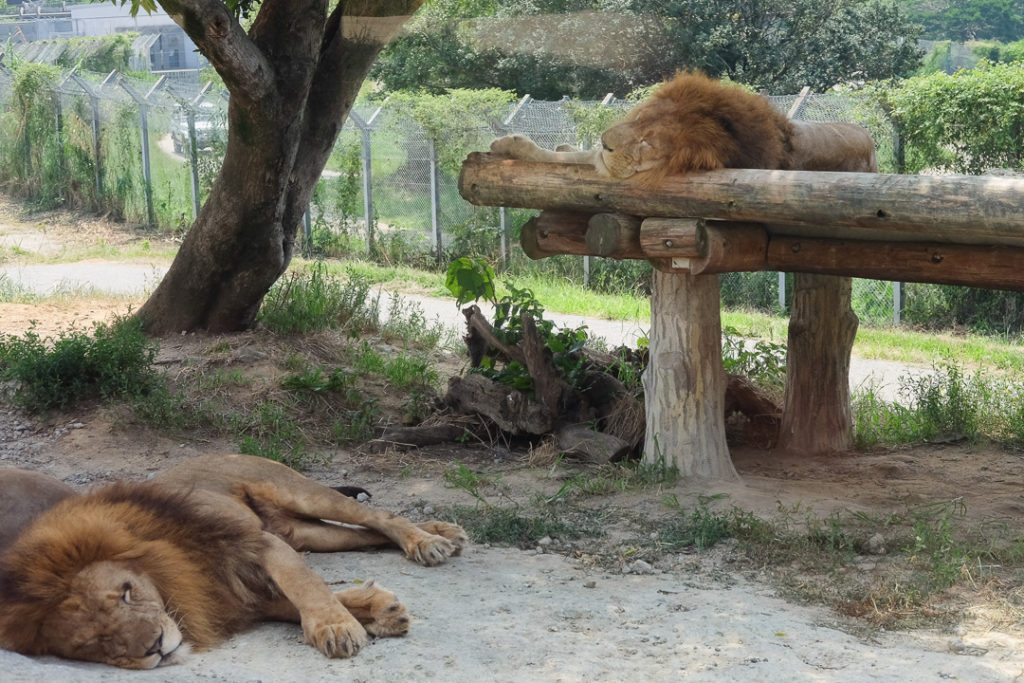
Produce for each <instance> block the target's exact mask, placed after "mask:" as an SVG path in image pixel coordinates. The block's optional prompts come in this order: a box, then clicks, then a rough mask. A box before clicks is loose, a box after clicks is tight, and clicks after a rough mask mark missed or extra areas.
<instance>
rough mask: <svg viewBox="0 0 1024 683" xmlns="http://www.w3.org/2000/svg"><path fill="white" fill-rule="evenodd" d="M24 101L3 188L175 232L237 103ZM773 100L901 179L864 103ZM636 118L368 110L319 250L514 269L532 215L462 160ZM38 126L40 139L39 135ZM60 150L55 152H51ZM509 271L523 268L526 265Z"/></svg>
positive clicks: (111, 90)
mask: <svg viewBox="0 0 1024 683" xmlns="http://www.w3.org/2000/svg"><path fill="white" fill-rule="evenodd" d="M14 89H15V88H14V76H13V74H12V73H11V72H10V71H8V70H6V69H4V68H0V99H2V106H3V114H2V115H0V116H2V122H3V123H2V127H0V152H2V154H3V157H4V160H5V161H6V162H8V163H6V164H5V168H4V169H3V170H2V171H0V176H3V177H4V179H5V180H8V181H10V180H15V181H17V182H18V183H20V184H21V185H22V187H23V188H26V187H28V188H34V190H35V192H36V193H37V195H39V197H37V198H41V199H42V200H43V201H42V203H45V202H46V201H52V202H54V203H65V204H68V205H82V206H89V207H91V208H94V209H96V210H104V211H110V212H113V213H115V214H117V215H121V216H123V217H124V218H126V219H127V220H130V221H134V222H140V223H146V224H150V225H154V226H161V227H163V228H167V229H173V230H178V231H181V230H185V229H187V226H188V225H190V224H191V221H192V219H193V218H194V216H195V213H196V212H197V210H198V207H199V206H200V205H201V204H202V202H203V200H204V199H205V197H206V195H207V194H208V191H209V187H210V185H211V183H212V181H213V179H214V178H215V177H216V174H217V171H218V170H219V167H220V162H221V159H222V155H223V151H224V147H225V143H226V140H227V101H226V96H225V94H223V93H220V92H217V91H214V90H211V89H210V87H209V85H208V84H205V85H204V84H202V83H200V82H199V80H198V78H197V75H196V73H195V72H168V73H165V74H160V75H153V76H152V77H149V78H143V77H132V76H127V75H124V74H117V73H114V74H93V73H88V72H84V71H73V72H70V73H65V74H63V75H62V76H60V77H59V78H57V79H56V85H54V86H52V92H51V95H52V97H51V98H50V99H51V100H52V102H51V106H52V108H53V109H52V111H50V110H45V106H44V103H45V102H46V101H47V99H46V98H37V99H36V100H35V103H34V104H26V102H25V101H24V99H21V100H19V98H17V97H16V96H15V93H14ZM769 99H770V101H771V102H772V104H773V105H774V106H775V107H776V108H777V109H778V110H779V111H781V112H783V113H790V112H791V111H793V115H794V117H795V118H798V119H803V120H809V121H852V122H856V123H860V124H862V125H865V126H866V127H868V129H869V130H870V131H871V132H872V134H873V136H874V139H875V142H876V144H877V146H878V156H879V161H880V165H881V167H882V170H883V171H893V170H894V166H893V164H894V161H893V159H894V152H893V150H894V140H895V138H894V132H893V130H892V128H891V126H890V125H889V124H888V122H887V121H886V119H885V117H884V116H882V115H881V114H880V113H879V112H877V111H872V110H871V109H870V108H869V107H868V105H866V104H865V103H864V102H863V101H861V100H858V99H857V98H854V97H851V96H848V95H843V94H839V93H829V94H824V95H810V96H807V97H805V98H803V99H802V100H801V101H800V103H799V105H798V106H796V107H794V104H796V103H797V96H780V97H770V98H769ZM632 106H633V103H631V102H627V101H625V100H621V99H614V98H606V100H604V101H603V102H596V101H595V102H580V101H570V100H569V99H568V98H565V99H563V100H560V101H554V102H546V101H535V100H532V99H530V98H529V97H526V98H524V99H523V100H522V101H520V102H516V103H512V104H510V105H509V107H508V110H507V111H506V112H505V114H504V115H503V116H502V117H501V118H495V119H494V120H493V121H489V122H487V123H486V124H484V125H479V124H478V125H476V126H475V127H473V128H469V129H466V128H464V127H462V128H460V127H459V121H460V113H459V112H457V111H453V112H452V113H451V126H449V127H447V128H446V129H445V130H444V132H443V133H441V134H440V136H439V137H438V139H431V137H430V135H428V134H427V132H426V131H425V130H424V129H423V128H421V127H420V126H419V125H418V124H417V123H416V121H415V120H414V117H413V116H412V115H411V112H410V111H408V110H407V109H405V108H403V107H402V106H399V105H392V104H389V102H388V101H385V102H383V103H382V104H374V103H368V102H360V103H357V105H356V106H355V108H354V109H353V112H352V116H350V117H349V119H348V120H347V121H346V123H345V125H344V127H343V129H342V131H341V134H340V135H339V137H338V140H337V142H336V144H335V146H334V151H333V153H332V155H331V158H330V160H329V162H328V165H327V169H326V170H325V171H324V174H323V176H322V177H321V179H320V181H319V183H318V185H317V188H316V191H315V193H314V197H313V201H312V205H311V207H310V219H311V220H310V221H309V228H308V229H307V231H306V242H307V247H310V248H314V249H317V248H319V249H326V250H330V249H332V248H333V249H336V250H341V251H344V250H349V251H352V250H359V249H362V250H365V249H367V248H373V249H375V250H377V251H378V253H382V254H384V255H385V257H387V256H389V255H390V256H392V257H394V259H395V260H400V259H409V258H410V257H415V256H417V255H420V256H425V257H431V258H437V259H441V258H443V257H444V256H445V255H450V254H460V255H461V254H464V253H475V254H478V255H484V256H493V257H494V258H495V259H497V258H498V257H499V254H502V255H505V254H506V252H505V248H504V247H503V245H504V244H506V243H507V242H508V241H509V240H511V241H512V242H515V241H517V240H518V232H519V229H520V228H521V227H522V225H523V224H524V223H525V222H526V220H528V218H529V217H530V216H531V215H533V214H534V212H531V211H525V210H515V211H512V210H510V211H499V210H497V209H491V208H480V207H473V206H471V205H470V204H468V203H467V202H465V201H464V200H463V199H462V198H461V197H460V196H459V193H458V188H457V178H458V163H459V161H460V160H461V159H462V158H464V157H465V154H466V153H468V152H470V151H473V150H486V149H487V147H488V145H489V143H490V141H491V140H492V139H493V138H494V137H496V136H499V135H505V134H509V133H520V134H523V135H526V136H528V137H530V138H531V139H532V140H534V141H535V142H537V143H538V144H539V145H541V146H543V147H547V148H554V147H556V146H558V145H560V144H569V145H573V146H578V147H588V146H590V145H591V144H593V143H594V142H595V141H596V137H597V134H598V132H599V130H600V128H596V129H595V128H594V127H593V126H589V127H588V126H587V125H586V124H585V123H584V121H585V119H586V117H585V116H582V115H581V112H583V113H585V112H594V111H597V110H601V111H603V112H604V113H605V114H606V115H607V116H605V119H601V120H613V119H614V118H615V117H616V116H620V115H624V114H625V113H626V112H627V111H628V110H629V108H630V107H632ZM28 124H31V126H34V127H36V128H39V129H40V130H34V131H27V132H26V130H25V127H26V125H28ZM47 126H49V129H48V130H49V132H47V130H46V129H47ZM601 127H603V126H601ZM47 139H49V140H51V142H50V143H47V144H42V145H40V144H39V141H40V140H47ZM503 240H504V241H503ZM513 251H515V250H513ZM511 258H512V260H513V261H516V260H518V262H519V264H520V265H522V264H523V263H524V262H525V259H524V258H523V257H521V256H516V255H515V254H513V255H512V257H511ZM552 264H557V266H553V265H552ZM531 267H533V268H536V269H539V270H545V269H551V268H553V267H558V268H561V269H562V271H563V272H566V273H569V274H570V276H572V277H584V276H589V277H590V278H591V279H592V280H594V279H596V280H597V282H598V285H600V284H601V283H602V282H606V283H613V282H614V283H617V284H619V285H621V284H622V283H623V282H627V283H629V282H630V281H636V282H639V281H640V280H642V274H641V275H638V274H637V268H636V264H627V265H623V264H619V263H615V262H611V261H607V262H605V261H602V260H599V259H595V261H594V262H593V263H588V264H587V265H586V266H584V264H583V262H582V260H581V259H575V258H573V259H555V260H552V261H551V262H550V263H540V262H538V263H536V264H531ZM791 279H792V278H791V277H789V278H787V277H780V276H779V274H777V273H732V274H728V275H724V276H722V278H721V280H722V300H723V304H724V305H726V306H731V307H747V308H755V309H761V310H768V311H772V310H778V309H779V308H780V307H785V306H786V305H787V303H788V299H787V292H789V291H791ZM787 281H788V282H789V283H790V284H789V286H787ZM893 287H894V285H893V283H889V282H876V281H868V280H858V281H856V282H855V283H854V290H853V292H854V293H853V298H854V308H855V310H856V312H857V313H858V315H860V316H861V318H862V319H866V320H871V321H879V322H884V321H889V320H892V319H893V314H894V292H893ZM640 288H642V285H641V287H640Z"/></svg>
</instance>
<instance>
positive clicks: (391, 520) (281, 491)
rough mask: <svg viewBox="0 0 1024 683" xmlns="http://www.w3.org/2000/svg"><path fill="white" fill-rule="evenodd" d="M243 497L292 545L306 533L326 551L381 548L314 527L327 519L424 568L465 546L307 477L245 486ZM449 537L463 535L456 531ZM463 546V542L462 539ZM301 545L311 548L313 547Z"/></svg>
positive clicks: (345, 535)
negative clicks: (382, 542)
mask: <svg viewBox="0 0 1024 683" xmlns="http://www.w3.org/2000/svg"><path fill="white" fill-rule="evenodd" d="M240 494H241V496H242V498H243V499H244V500H245V501H246V504H247V505H248V506H249V507H250V509H252V510H255V511H256V513H257V514H258V515H259V516H260V517H261V518H262V519H263V520H264V523H265V524H266V525H267V528H268V529H270V530H271V531H272V532H273V533H274V534H276V535H277V536H279V537H281V538H284V539H286V540H287V539H288V538H289V535H290V536H291V537H292V539H293V540H290V541H289V543H290V544H295V543H296V540H295V539H298V538H299V537H300V536H303V535H306V536H308V537H309V538H307V540H310V541H311V542H315V543H316V544H317V545H316V547H317V548H318V549H321V550H326V551H331V550H342V549H350V548H353V547H358V546H356V545H351V544H352V543H356V542H360V543H362V544H363V545H379V543H377V539H376V537H375V536H372V535H367V534H359V535H351V534H349V533H348V532H345V531H335V530H331V529H329V528H328V527H327V526H326V525H325V526H320V527H317V526H315V525H316V524H317V520H327V521H329V522H340V523H342V524H349V525H354V526H357V527H364V528H365V529H367V530H369V531H371V532H377V533H378V534H380V535H381V536H383V537H385V538H386V539H389V540H390V541H391V542H393V543H394V544H396V545H397V546H398V547H399V548H401V549H402V551H403V552H405V556H406V557H408V558H409V559H410V560H413V561H414V562H418V563H420V564H423V565H426V566H433V565H436V564H441V563H442V562H444V561H445V560H446V559H448V558H449V557H451V556H452V555H456V554H458V552H460V551H461V547H462V546H461V545H458V544H457V542H453V541H452V540H449V539H448V538H447V537H446V536H445V535H438V534H435V533H431V532H429V531H425V530H424V529H421V528H420V527H418V526H416V525H415V524H413V523H412V522H410V521H409V520H407V519H404V518H403V517H399V516H398V515H395V514H392V513H390V512H385V511H383V510H376V509H373V508H370V507H367V506H365V505H362V504H361V503H358V502H357V501H355V500H352V499H351V498H347V497H345V496H344V495H342V494H340V493H338V492H337V491H335V490H333V489H331V488H328V487H326V486H322V485H320V484H317V483H315V482H313V481H310V480H309V479H305V478H300V479H297V480H294V479H293V481H291V482H288V485H287V486H279V485H277V484H275V483H271V482H256V483H252V482H247V483H245V484H244V485H242V487H241V491H240ZM310 525H313V526H310ZM453 526H454V525H453ZM289 528H290V529H291V531H290V532H289V531H288V530H289ZM448 533H449V534H451V535H453V536H456V537H458V536H459V534H458V533H457V532H454V531H449V532H448ZM461 543H462V544H464V541H462V542H461ZM293 547H300V546H298V545H293ZM302 547H304V548H305V549H313V547H312V546H302Z"/></svg>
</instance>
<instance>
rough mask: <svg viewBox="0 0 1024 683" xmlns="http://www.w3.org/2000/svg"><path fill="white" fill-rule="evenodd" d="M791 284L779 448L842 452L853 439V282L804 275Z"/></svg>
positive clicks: (854, 323) (801, 274) (833, 277)
mask: <svg viewBox="0 0 1024 683" xmlns="http://www.w3.org/2000/svg"><path fill="white" fill-rule="evenodd" d="M794 281H795V286H794V290H793V305H792V311H791V313H790V320H789V340H788V358H787V361H786V400H785V405H784V407H783V413H782V427H781V428H780V430H779V447H780V448H782V449H785V450H790V451H794V452H797V453H806V454H820V453H834V452H838V451H844V450H847V449H848V448H849V447H850V442H851V439H852V436H853V415H852V412H851V410H850V380H849V377H850V352H851V350H852V349H853V339H854V337H855V336H856V334H857V324H858V320H857V314H855V313H854V312H853V309H852V308H851V306H850V299H851V290H852V281H851V280H850V278H848V277H836V276H832V275H810V274H806V273H796V274H795V276H794Z"/></svg>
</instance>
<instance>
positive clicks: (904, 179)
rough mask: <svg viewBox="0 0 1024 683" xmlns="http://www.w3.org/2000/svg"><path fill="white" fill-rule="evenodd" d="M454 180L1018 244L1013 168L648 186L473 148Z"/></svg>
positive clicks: (705, 178) (486, 193)
mask: <svg viewBox="0 0 1024 683" xmlns="http://www.w3.org/2000/svg"><path fill="white" fill-rule="evenodd" d="M459 190H460V192H461V193H462V196H463V197H465V198H466V199H467V200H468V201H470V202H471V203H473V204H478V205H485V206H512V207H529V208H537V209H560V210H571V211H579V212H583V213H591V214H593V213H609V212H611V213H622V214H627V215H634V216H654V217H700V218H712V219H719V220H731V221H749V222H758V223H763V224H765V225H766V227H767V229H768V231H769V232H770V233H772V234H776V233H781V232H783V231H784V232H786V233H797V234H799V235H800V236H803V237H813V238H827V239H836V238H838V239H852V240H885V241H887V242H891V241H906V242H938V243H955V244H974V245H991V244H1004V245H1011V246H1020V247H1024V180H1022V179H1016V178H1006V177H993V176H910V175H890V174H877V173H826V172H811V171H765V170H749V169H724V170H719V171H709V172H704V173H693V174H690V175H686V176H674V177H670V178H666V179H665V180H664V181H663V182H662V183H661V184H660V185H659V186H657V187H655V188H651V187H647V186H644V185H642V184H640V183H637V182H630V181H621V180H615V179H610V178H606V177H603V176H599V175H597V174H596V173H595V172H594V171H593V170H592V169H591V168H590V167H589V166H583V165H568V164H545V163H536V162H525V161H514V160H510V159H505V158H501V157H496V156H494V155H491V154H485V153H479V152H474V153H473V154H470V155H469V157H468V158H467V159H466V161H465V163H464V164H463V166H462V173H461V175H460V177H459ZM782 226H787V227H782Z"/></svg>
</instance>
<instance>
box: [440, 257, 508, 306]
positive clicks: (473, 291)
mask: <svg viewBox="0 0 1024 683" xmlns="http://www.w3.org/2000/svg"><path fill="white" fill-rule="evenodd" d="M444 285H445V287H446V288H447V289H448V291H449V292H451V293H452V296H454V297H455V303H456V305H458V306H462V305H463V304H466V303H468V302H470V301H478V300H480V299H481V298H484V299H487V300H488V301H491V302H493V301H495V299H496V297H495V293H494V269H493V268H491V267H490V266H489V265H487V263H485V262H484V261H483V260H481V259H473V258H469V257H466V256H463V257H461V258H457V259H455V260H454V261H452V263H451V265H450V266H448V272H447V273H446V275H445V282H444Z"/></svg>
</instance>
